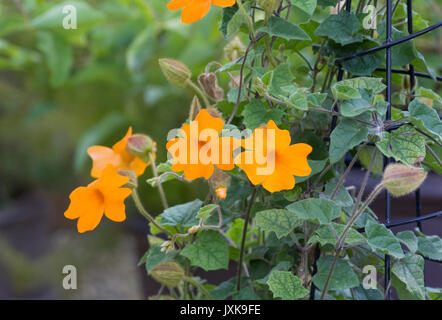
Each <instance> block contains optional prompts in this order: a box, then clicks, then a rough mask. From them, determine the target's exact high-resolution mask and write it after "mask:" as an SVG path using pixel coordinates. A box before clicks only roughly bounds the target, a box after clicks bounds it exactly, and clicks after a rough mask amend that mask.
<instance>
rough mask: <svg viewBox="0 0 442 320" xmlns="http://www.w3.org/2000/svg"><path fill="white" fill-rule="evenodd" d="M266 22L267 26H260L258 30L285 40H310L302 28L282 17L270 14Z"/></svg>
mask: <svg viewBox="0 0 442 320" xmlns="http://www.w3.org/2000/svg"><path fill="white" fill-rule="evenodd" d="M268 23H269V26H268V27H262V28H260V29H259V30H258V31H262V32H265V33H268V34H269V35H270V36H276V37H279V38H284V39H286V40H311V38H310V37H309V35H308V34H307V33H306V32H305V31H304V30H302V29H301V28H300V27H298V26H297V25H295V24H294V23H292V22H290V21H287V20H285V19H283V18H280V17H275V16H271V17H270V19H269V21H268Z"/></svg>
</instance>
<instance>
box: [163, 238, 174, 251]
mask: <svg viewBox="0 0 442 320" xmlns="http://www.w3.org/2000/svg"><path fill="white" fill-rule="evenodd" d="M174 249H175V245H174V244H173V242H172V241H169V240H168V241H164V242H163V244H162V245H161V252H165V253H168V252H170V251H172V250H174Z"/></svg>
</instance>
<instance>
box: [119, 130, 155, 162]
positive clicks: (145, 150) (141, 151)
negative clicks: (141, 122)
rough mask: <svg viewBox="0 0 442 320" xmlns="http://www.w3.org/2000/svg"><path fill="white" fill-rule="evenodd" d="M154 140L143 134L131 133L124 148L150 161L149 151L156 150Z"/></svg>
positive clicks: (153, 151)
mask: <svg viewBox="0 0 442 320" xmlns="http://www.w3.org/2000/svg"><path fill="white" fill-rule="evenodd" d="M155 149H156V146H155V142H154V141H153V140H152V139H151V138H150V137H149V136H146V135H144V134H133V135H131V136H130V137H129V139H128V140H127V145H126V150H127V151H128V152H129V153H131V154H133V155H134V156H137V157H140V158H141V159H143V160H144V161H145V162H149V161H150V156H149V155H150V153H155V152H156V150H155Z"/></svg>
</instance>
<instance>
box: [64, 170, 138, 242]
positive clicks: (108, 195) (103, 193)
mask: <svg viewBox="0 0 442 320" xmlns="http://www.w3.org/2000/svg"><path fill="white" fill-rule="evenodd" d="M128 181H129V177H123V176H121V175H119V174H118V172H117V170H116V169H115V167H114V166H113V165H111V164H109V165H107V166H106V168H105V169H104V170H103V172H102V174H101V176H100V178H98V179H97V180H95V181H93V182H92V183H90V184H89V185H88V186H87V187H78V188H77V189H75V190H74V191H72V193H71V194H70V196H69V198H70V199H71V203H70V204H69V208H68V209H67V210H66V211H65V213H64V216H65V217H66V218H68V219H77V218H78V222H77V230H78V232H80V233H83V232H86V231H90V230H93V229H95V228H96V227H97V225H98V224H99V223H100V221H101V218H102V217H103V213H104V214H105V215H106V217H107V218H109V219H110V220H112V221H115V222H121V221H124V220H125V219H126V213H125V205H124V200H125V199H126V198H127V197H128V196H129V195H130V193H131V192H132V190H131V189H129V188H122V186H123V185H124V184H126V183H127V182H128Z"/></svg>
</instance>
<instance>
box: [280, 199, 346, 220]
mask: <svg viewBox="0 0 442 320" xmlns="http://www.w3.org/2000/svg"><path fill="white" fill-rule="evenodd" d="M286 208H287V210H289V211H291V212H293V213H295V214H296V216H297V217H298V218H299V219H301V220H308V221H313V222H315V223H319V224H328V223H330V222H331V221H332V220H334V219H336V218H339V217H340V216H341V208H340V207H339V206H338V205H336V204H335V203H334V202H333V201H331V200H328V199H317V198H309V199H304V200H301V201H298V202H295V203H292V204H289V205H288V206H287V207H286Z"/></svg>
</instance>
